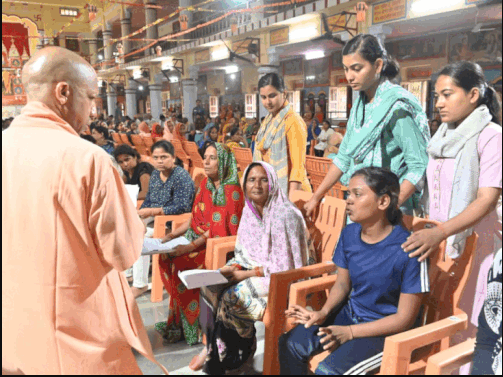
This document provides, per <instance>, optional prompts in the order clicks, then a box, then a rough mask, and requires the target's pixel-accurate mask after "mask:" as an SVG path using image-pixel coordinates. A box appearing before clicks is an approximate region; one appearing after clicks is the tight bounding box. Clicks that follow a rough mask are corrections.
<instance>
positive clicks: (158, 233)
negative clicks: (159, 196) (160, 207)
mask: <svg viewBox="0 0 503 377" xmlns="http://www.w3.org/2000/svg"><path fill="white" fill-rule="evenodd" d="M191 215H192V214H191V213H190V212H189V213H182V214H181V215H161V216H156V217H155V219H154V238H163V237H164V236H165V234H166V222H167V221H173V222H179V223H184V222H186V221H187V220H189V219H190V216H191Z"/></svg>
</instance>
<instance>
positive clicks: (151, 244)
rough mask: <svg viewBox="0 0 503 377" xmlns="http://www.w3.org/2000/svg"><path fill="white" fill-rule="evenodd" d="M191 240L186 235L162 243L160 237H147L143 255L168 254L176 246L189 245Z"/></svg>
mask: <svg viewBox="0 0 503 377" xmlns="http://www.w3.org/2000/svg"><path fill="white" fill-rule="evenodd" d="M189 243H190V242H189V240H188V239H186V238H185V237H178V238H175V239H174V240H171V241H169V242H166V243H161V240H160V239H159V238H145V239H144V240H143V249H142V250H141V255H152V254H168V253H169V252H170V251H171V250H173V249H174V248H175V247H177V246H180V245H188V244H189Z"/></svg>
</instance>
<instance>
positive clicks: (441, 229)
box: [437, 224, 449, 239]
mask: <svg viewBox="0 0 503 377" xmlns="http://www.w3.org/2000/svg"><path fill="white" fill-rule="evenodd" d="M437 228H438V229H439V230H440V231H441V232H442V234H443V235H444V239H447V238H449V236H448V235H447V232H446V231H445V228H444V224H439V225H437Z"/></svg>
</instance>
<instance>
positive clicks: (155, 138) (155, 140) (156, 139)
mask: <svg viewBox="0 0 503 377" xmlns="http://www.w3.org/2000/svg"><path fill="white" fill-rule="evenodd" d="M161 140H164V138H163V137H160V136H156V137H154V142H155V143H157V142H158V141H161Z"/></svg>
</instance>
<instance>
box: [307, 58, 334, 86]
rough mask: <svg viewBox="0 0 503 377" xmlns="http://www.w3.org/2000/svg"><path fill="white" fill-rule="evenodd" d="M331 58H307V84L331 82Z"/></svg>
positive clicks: (315, 84)
mask: <svg viewBox="0 0 503 377" xmlns="http://www.w3.org/2000/svg"><path fill="white" fill-rule="evenodd" d="M329 62H330V58H329V57H325V58H321V59H313V60H306V61H305V62H304V82H305V85H306V86H317V85H320V86H321V85H329V84H330V64H329Z"/></svg>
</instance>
